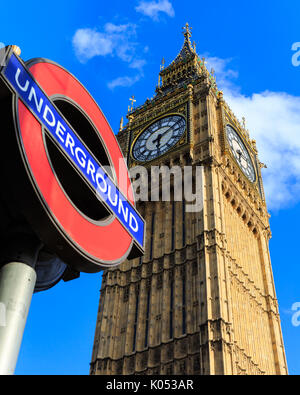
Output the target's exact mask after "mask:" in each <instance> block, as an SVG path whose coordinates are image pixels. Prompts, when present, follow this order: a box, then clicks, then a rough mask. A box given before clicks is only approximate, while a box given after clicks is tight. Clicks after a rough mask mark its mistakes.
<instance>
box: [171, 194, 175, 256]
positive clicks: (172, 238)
mask: <svg viewBox="0 0 300 395" xmlns="http://www.w3.org/2000/svg"><path fill="white" fill-rule="evenodd" d="M174 249H175V202H174V201H173V202H172V232H171V251H173V250H174Z"/></svg>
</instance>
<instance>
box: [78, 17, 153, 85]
mask: <svg viewBox="0 0 300 395" xmlns="http://www.w3.org/2000/svg"><path fill="white" fill-rule="evenodd" d="M136 28H137V26H136V25H135V24H132V23H127V24H120V25H116V24H114V23H111V22H108V23H106V24H105V25H104V27H103V30H102V31H101V32H100V31H98V30H97V29H88V28H86V29H78V30H77V31H76V32H75V34H74V36H73V48H74V51H75V54H76V56H77V58H78V59H79V61H80V62H82V63H85V62H87V61H88V60H89V59H92V58H94V57H95V56H115V57H117V58H119V59H120V60H122V61H123V62H126V63H127V64H128V67H129V68H130V69H134V70H136V72H137V74H136V75H135V76H132V77H129V76H124V77H118V78H115V79H114V80H113V81H111V82H109V83H108V84H107V86H108V87H109V89H115V88H116V87H129V86H132V85H133V84H135V83H136V82H137V81H139V80H140V78H141V77H142V76H143V67H144V66H145V65H146V60H145V59H141V58H139V57H138V55H137V54H138V52H140V53H141V52H145V50H144V51H138V50H137V49H138V43H137V42H136V41H135V39H136Z"/></svg>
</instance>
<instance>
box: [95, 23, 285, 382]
mask: <svg viewBox="0 0 300 395" xmlns="http://www.w3.org/2000/svg"><path fill="white" fill-rule="evenodd" d="M190 36H191V33H190V28H189V26H188V24H187V25H186V27H185V29H184V44H183V47H182V49H181V51H180V53H179V54H178V56H177V57H176V58H175V60H174V61H173V62H172V63H171V64H170V65H169V66H168V67H165V68H164V67H162V68H161V71H160V73H159V85H158V86H157V88H156V95H155V97H154V98H153V99H151V100H147V101H146V102H145V104H144V105H142V106H140V107H137V108H135V109H133V108H132V109H131V110H130V112H129V114H128V123H127V125H126V126H125V127H121V128H120V132H119V134H118V139H119V142H120V145H121V147H122V150H123V153H124V156H126V157H127V160H128V166H129V167H134V166H137V165H142V166H145V167H146V168H147V169H148V171H149V174H150V169H151V167H152V166H161V165H164V166H169V168H171V169H172V168H173V167H174V166H180V167H181V168H183V167H187V166H192V168H193V169H194V168H196V167H197V166H202V167H203V189H202V190H203V208H202V209H201V210H199V211H196V212H187V211H186V209H185V202H184V201H175V199H171V201H162V199H161V200H160V201H150V200H149V201H141V202H139V203H138V209H139V210H140V212H141V215H142V216H143V217H144V218H145V220H146V224H147V233H146V251H145V255H144V257H143V259H133V260H127V261H125V262H124V263H123V264H121V265H120V266H119V267H117V268H114V269H110V270H107V271H105V272H104V274H103V280H102V287H101V296H100V304H99V312H98V318H97V326H96V333H95V340H94V348H93V355H92V361H91V374H161V375H164V374H197V375H214V374H227V375H236V374H253V375H254V374H255V375H263V374H287V364H286V358H285V350H284V345H283V339H282V333H281V326H280V317H279V313H278V304H277V299H276V294H275V287H274V281H273V275H272V268H271V262H270V255H269V247H268V241H269V239H270V236H271V232H270V227H269V215H268V212H267V208H266V203H265V197H264V192H263V184H262V178H261V167H262V164H261V162H260V161H259V159H258V153H257V149H256V145H255V141H254V140H251V139H250V136H249V133H248V131H247V130H246V129H245V125H244V123H243V124H241V123H240V122H239V121H238V120H237V118H236V117H235V115H234V114H233V112H232V111H231V109H230V108H229V106H228V105H227V104H226V102H225V100H224V98H223V94H222V92H221V91H219V90H218V88H217V85H216V81H215V78H214V75H213V73H209V72H208V70H207V69H206V66H205V61H204V59H200V58H199V57H198V55H197V53H196V50H195V47H193V46H192V45H191V42H190Z"/></svg>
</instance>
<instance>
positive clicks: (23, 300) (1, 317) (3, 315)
mask: <svg viewBox="0 0 300 395" xmlns="http://www.w3.org/2000/svg"><path fill="white" fill-rule="evenodd" d="M35 282H36V272H35V270H34V269H33V268H32V267H30V266H29V265H27V264H25V263H21V262H11V263H7V264H5V265H4V266H2V267H1V268H0V374H1V375H12V374H14V371H15V367H16V363H17V359H18V355H19V350H20V346H21V342H22V337H23V332H24V328H25V324H26V319H27V315H28V311H29V307H30V303H31V298H32V294H33V290H34V286H35Z"/></svg>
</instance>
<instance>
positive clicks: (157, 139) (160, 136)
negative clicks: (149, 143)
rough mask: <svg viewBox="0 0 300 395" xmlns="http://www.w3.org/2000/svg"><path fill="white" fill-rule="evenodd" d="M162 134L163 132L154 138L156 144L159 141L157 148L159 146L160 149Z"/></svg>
mask: <svg viewBox="0 0 300 395" xmlns="http://www.w3.org/2000/svg"><path fill="white" fill-rule="evenodd" d="M162 136H163V134H159V135H158V136H157V137H156V139H155V140H153V143H154V144H155V143H157V144H156V148H158V149H159V146H160V141H161V138H162Z"/></svg>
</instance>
